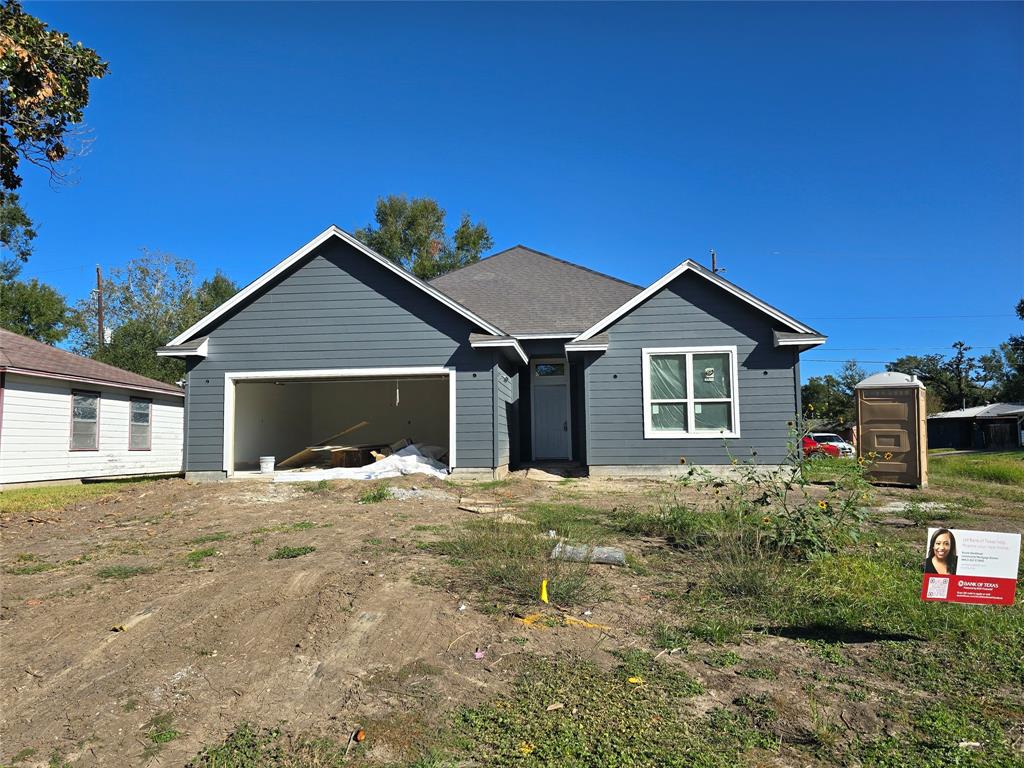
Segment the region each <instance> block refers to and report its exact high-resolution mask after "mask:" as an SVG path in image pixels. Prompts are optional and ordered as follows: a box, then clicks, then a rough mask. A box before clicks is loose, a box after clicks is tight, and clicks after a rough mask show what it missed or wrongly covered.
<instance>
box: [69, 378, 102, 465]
mask: <svg viewBox="0 0 1024 768" xmlns="http://www.w3.org/2000/svg"><path fill="white" fill-rule="evenodd" d="M99 425H100V395H99V393H98V392H79V391H77V390H76V391H72V392H71V450H72V451H95V450H98V449H99V437H100V430H99Z"/></svg>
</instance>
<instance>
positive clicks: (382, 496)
mask: <svg viewBox="0 0 1024 768" xmlns="http://www.w3.org/2000/svg"><path fill="white" fill-rule="evenodd" d="M390 498H391V488H390V486H389V485H388V484H387V483H378V484H377V485H375V486H373V487H372V488H370V489H368V490H366V491H364V492H363V493H362V494H361V495H360V496H359V498H358V499H356V501H358V502H359V503H360V504H379V503H380V502H382V501H387V500H388V499H390Z"/></svg>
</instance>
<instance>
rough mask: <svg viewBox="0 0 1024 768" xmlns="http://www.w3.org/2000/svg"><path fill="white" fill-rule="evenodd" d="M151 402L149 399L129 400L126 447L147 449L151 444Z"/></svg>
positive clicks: (140, 449)
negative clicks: (129, 417) (129, 416)
mask: <svg viewBox="0 0 1024 768" xmlns="http://www.w3.org/2000/svg"><path fill="white" fill-rule="evenodd" d="M152 412H153V403H152V402H151V401H149V400H132V401H131V421H130V422H129V424H128V448H129V449H131V450H133V451H148V450H149V448H150V445H151V444H152V424H151V423H150V420H151V417H152Z"/></svg>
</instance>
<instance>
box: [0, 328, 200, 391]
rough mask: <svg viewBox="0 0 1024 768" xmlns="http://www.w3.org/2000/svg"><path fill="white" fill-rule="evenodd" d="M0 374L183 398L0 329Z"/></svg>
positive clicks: (131, 375) (162, 386)
mask: <svg viewBox="0 0 1024 768" xmlns="http://www.w3.org/2000/svg"><path fill="white" fill-rule="evenodd" d="M0 371H9V372H11V373H21V374H25V375H26V376H42V377H44V378H49V379H66V380H68V381H79V382H82V383H85V384H109V385H113V386H118V387H124V388H126V389H138V390H145V391H146V392H163V393H166V394H168V395H177V396H178V397H183V396H184V395H185V393H184V392H183V391H182V390H181V388H180V387H176V386H174V385H173V384H165V383H164V382H162V381H157V380H156V379H150V378H149V377H147V376H140V375H139V374H137V373H132V372H131V371H126V370H123V369H121V368H115V367H114V366H113V365H107V364H106V363H101V362H99V361H98V360H91V359H90V358H88V357H82V356H81V355H74V354H72V353H70V352H65V351H64V350H63V349H57V348H56V347H51V346H49V345H48V344H42V343H40V342H38V341H35V340H34V339H30V338H27V337H25V336H21V335H19V334H17V333H12V332H11V331H6V330H3V329H2V328H0Z"/></svg>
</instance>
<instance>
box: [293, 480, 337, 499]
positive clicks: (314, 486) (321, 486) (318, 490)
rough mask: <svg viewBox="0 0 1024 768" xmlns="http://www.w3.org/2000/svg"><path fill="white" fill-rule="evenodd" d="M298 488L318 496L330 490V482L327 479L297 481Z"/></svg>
mask: <svg viewBox="0 0 1024 768" xmlns="http://www.w3.org/2000/svg"><path fill="white" fill-rule="evenodd" d="M298 485H299V488H301V489H302V490H304V491H305V492H306V493H314V494H316V495H318V496H324V495H326V494H328V493H330V492H331V484H330V483H329V482H328V481H327V480H317V481H316V482H311V483H299V484H298Z"/></svg>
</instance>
